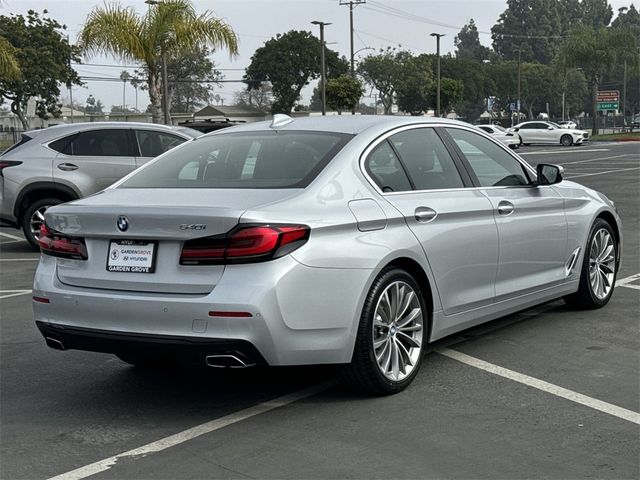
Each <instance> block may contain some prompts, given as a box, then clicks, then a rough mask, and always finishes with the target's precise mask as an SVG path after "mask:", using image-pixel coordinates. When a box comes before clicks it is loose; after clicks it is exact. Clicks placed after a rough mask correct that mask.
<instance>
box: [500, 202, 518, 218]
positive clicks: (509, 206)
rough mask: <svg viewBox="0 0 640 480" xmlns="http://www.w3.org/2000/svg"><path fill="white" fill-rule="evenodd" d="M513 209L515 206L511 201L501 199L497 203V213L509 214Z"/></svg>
mask: <svg viewBox="0 0 640 480" xmlns="http://www.w3.org/2000/svg"><path fill="white" fill-rule="evenodd" d="M514 209H515V207H514V206H513V203H511V202H507V201H506V200H503V201H501V202H500V203H499V204H498V213H499V214H500V215H510V214H512V213H513V210H514Z"/></svg>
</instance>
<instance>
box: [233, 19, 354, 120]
mask: <svg viewBox="0 0 640 480" xmlns="http://www.w3.org/2000/svg"><path fill="white" fill-rule="evenodd" d="M320 52H321V51H320V40H319V39H318V38H317V37H314V36H313V35H312V34H311V32H305V31H297V30H291V31H289V32H287V33H284V34H278V35H276V36H275V37H274V38H272V39H270V40H268V41H267V42H265V44H264V46H263V47H260V48H258V49H257V50H256V51H255V53H254V54H253V56H252V57H251V63H250V64H249V66H248V67H247V70H246V72H245V75H244V77H243V81H244V82H245V83H246V84H247V89H249V90H253V89H255V88H258V87H259V86H260V85H261V84H263V83H264V82H269V83H270V84H271V86H272V89H273V96H274V102H273V104H272V107H271V111H272V113H289V112H291V110H292V109H293V107H294V105H295V104H296V102H297V101H298V100H299V99H300V92H301V91H302V89H303V88H304V87H305V86H306V85H308V84H309V82H310V81H311V80H315V79H316V78H318V77H319V76H320ZM325 62H326V66H327V72H328V73H327V75H328V78H333V77H338V76H340V75H342V74H343V73H346V72H347V70H348V68H349V66H348V63H347V60H346V59H345V58H344V57H342V58H341V57H339V56H338V54H337V53H336V52H335V51H333V50H331V49H326V50H325Z"/></svg>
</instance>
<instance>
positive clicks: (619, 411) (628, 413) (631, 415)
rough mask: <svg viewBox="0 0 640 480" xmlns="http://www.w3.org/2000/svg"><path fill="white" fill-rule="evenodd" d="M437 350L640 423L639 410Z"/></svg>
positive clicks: (467, 363)
mask: <svg viewBox="0 0 640 480" xmlns="http://www.w3.org/2000/svg"><path fill="white" fill-rule="evenodd" d="M436 352H438V353H439V354H440V355H444V356H445V357H448V358H451V359H453V360H457V361H458V362H461V363H464V364H466V365H469V366H471V367H475V368H479V369H480V370H484V371H485V372H489V373H493V374H494V375H498V376H501V377H504V378H508V379H509V380H513V381H514V382H518V383H522V384H523V385H527V386H529V387H533V388H536V389H538V390H542V391H543V392H546V393H550V394H552V395H555V396H557V397H561V398H564V399H566V400H570V401H572V402H575V403H579V404H580V405H584V406H586V407H589V408H593V409H594V410H598V411H600V412H604V413H608V414H609V415H613V416H614V417H618V418H621V419H622V420H626V421H628V422H632V423H635V424H638V425H640V413H638V412H634V411H632V410H627V409H626V408H622V407H618V406H617V405H612V404H611V403H607V402H603V401H602V400H597V399H595V398H591V397H588V396H586V395H583V394H581V393H577V392H574V391H572V390H568V389H566V388H563V387H559V386H558V385H554V384H552V383H548V382H545V381H544V380H540V379H538V378H534V377H530V376H529V375H525V374H523V373H518V372H515V371H513V370H509V369H507V368H504V367H500V366H498V365H494V364H493V363H489V362H485V361H484V360H480V359H479V358H476V357H472V356H471V355H467V354H466V353H462V352H459V351H457V350H451V349H450V348H440V349H437V350H436Z"/></svg>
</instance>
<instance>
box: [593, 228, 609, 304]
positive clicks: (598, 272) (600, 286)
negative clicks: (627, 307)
mask: <svg viewBox="0 0 640 480" xmlns="http://www.w3.org/2000/svg"><path fill="white" fill-rule="evenodd" d="M615 272H616V259H615V244H614V240H613V237H612V236H611V234H610V233H609V231H608V230H607V229H606V228H601V229H600V230H598V231H597V232H596V233H595V235H594V236H593V239H592V240H591V246H590V249H589V283H590V285H591V291H592V292H593V294H594V295H595V296H596V297H597V298H598V299H599V300H602V299H604V298H606V297H607V295H609V293H610V292H611V289H612V288H613V279H614V278H615Z"/></svg>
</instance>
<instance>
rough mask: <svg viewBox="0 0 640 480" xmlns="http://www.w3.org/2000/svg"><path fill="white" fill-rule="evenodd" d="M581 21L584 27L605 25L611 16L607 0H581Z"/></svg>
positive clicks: (609, 21)
mask: <svg viewBox="0 0 640 480" xmlns="http://www.w3.org/2000/svg"><path fill="white" fill-rule="evenodd" d="M580 8H581V9H582V21H581V23H582V24H583V25H584V26H585V27H591V28H596V29H597V28H600V27H607V26H609V23H611V18H613V9H612V8H611V5H609V0H582V2H581V3H580Z"/></svg>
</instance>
